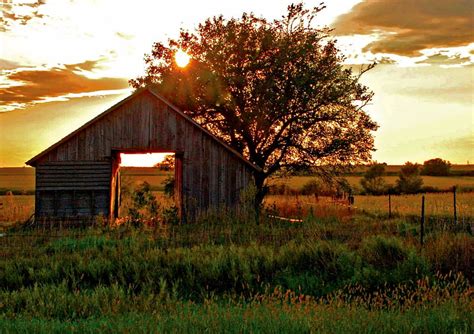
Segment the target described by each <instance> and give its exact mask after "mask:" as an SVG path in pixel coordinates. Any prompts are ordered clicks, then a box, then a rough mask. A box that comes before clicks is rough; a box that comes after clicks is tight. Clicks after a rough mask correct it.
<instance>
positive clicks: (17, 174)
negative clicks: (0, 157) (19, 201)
mask: <svg viewBox="0 0 474 334" xmlns="http://www.w3.org/2000/svg"><path fill="white" fill-rule="evenodd" d="M0 189H7V190H21V191H25V190H34V189H35V169H34V168H31V167H5V168H0Z"/></svg>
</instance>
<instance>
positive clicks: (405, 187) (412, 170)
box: [397, 161, 423, 194]
mask: <svg viewBox="0 0 474 334" xmlns="http://www.w3.org/2000/svg"><path fill="white" fill-rule="evenodd" d="M422 185H423V179H422V178H421V176H420V165H419V164H417V163H415V164H413V163H411V162H409V161H408V162H406V163H405V165H403V166H402V168H401V169H400V173H399V176H398V180H397V189H398V191H399V192H401V193H404V194H415V193H417V192H419V191H420V190H421V186H422Z"/></svg>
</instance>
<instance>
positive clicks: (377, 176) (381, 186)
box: [360, 163, 388, 195]
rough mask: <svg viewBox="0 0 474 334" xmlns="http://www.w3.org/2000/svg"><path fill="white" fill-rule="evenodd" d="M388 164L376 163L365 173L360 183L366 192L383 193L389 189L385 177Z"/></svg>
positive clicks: (372, 193)
mask: <svg viewBox="0 0 474 334" xmlns="http://www.w3.org/2000/svg"><path fill="white" fill-rule="evenodd" d="M386 166H387V164H385V163H382V164H379V163H374V164H372V165H371V166H370V167H369V169H368V170H367V171H366V172H365V173H364V177H363V178H362V179H361V180H360V184H361V186H362V188H363V189H364V192H365V193H366V194H370V195H382V194H384V193H385V192H386V191H387V189H388V186H387V183H386V182H385V179H384V175H385V167H386Z"/></svg>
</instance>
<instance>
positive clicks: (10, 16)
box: [0, 0, 46, 32]
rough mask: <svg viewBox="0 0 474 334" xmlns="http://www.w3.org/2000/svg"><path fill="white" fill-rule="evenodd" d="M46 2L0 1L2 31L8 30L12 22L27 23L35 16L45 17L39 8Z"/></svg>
mask: <svg viewBox="0 0 474 334" xmlns="http://www.w3.org/2000/svg"><path fill="white" fill-rule="evenodd" d="M44 4H46V0H38V1H36V2H33V3H30V2H20V3H18V2H13V1H12V0H2V2H1V3H0V14H1V15H0V32H5V31H8V30H9V28H10V27H11V25H12V23H14V22H18V23H20V24H21V25H27V24H28V22H29V21H30V20H32V19H34V18H43V17H44V14H42V13H40V12H39V10H38V8H39V7H40V6H42V5H44Z"/></svg>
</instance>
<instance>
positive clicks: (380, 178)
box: [360, 158, 451, 195]
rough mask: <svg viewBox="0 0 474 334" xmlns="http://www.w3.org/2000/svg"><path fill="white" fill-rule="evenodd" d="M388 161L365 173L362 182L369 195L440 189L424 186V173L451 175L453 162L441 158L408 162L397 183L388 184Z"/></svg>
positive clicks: (373, 165)
mask: <svg viewBox="0 0 474 334" xmlns="http://www.w3.org/2000/svg"><path fill="white" fill-rule="evenodd" d="M386 167H387V164H386V163H374V164H372V165H371V166H370V167H369V169H368V170H367V171H366V172H365V173H364V176H363V178H362V180H361V181H360V184H361V186H362V189H363V193H365V194H368V195H383V194H387V193H392V194H416V193H419V192H435V191H438V190H439V189H436V188H434V187H423V179H422V177H421V176H422V175H427V176H449V175H450V169H451V163H450V162H449V161H446V160H443V159H441V158H435V159H430V160H427V161H425V162H424V163H423V165H419V164H417V163H411V162H409V161H408V162H406V163H405V165H403V166H402V167H401V169H400V172H399V173H398V179H397V180H396V184H395V185H394V186H393V185H388V184H387V183H386V181H385V179H384V176H385V175H386V174H385V168H386Z"/></svg>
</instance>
